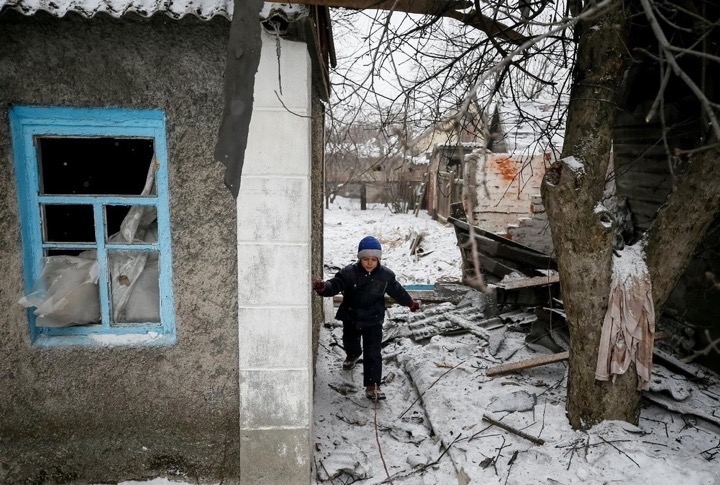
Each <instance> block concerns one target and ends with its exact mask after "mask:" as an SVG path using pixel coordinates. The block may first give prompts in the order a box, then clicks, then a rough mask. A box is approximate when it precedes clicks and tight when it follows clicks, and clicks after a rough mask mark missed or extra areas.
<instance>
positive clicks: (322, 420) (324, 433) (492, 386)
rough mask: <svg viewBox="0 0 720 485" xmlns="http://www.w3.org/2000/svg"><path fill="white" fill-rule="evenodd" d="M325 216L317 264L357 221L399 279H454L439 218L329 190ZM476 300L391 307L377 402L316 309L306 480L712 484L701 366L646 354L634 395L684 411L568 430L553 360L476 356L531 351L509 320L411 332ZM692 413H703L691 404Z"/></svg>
mask: <svg viewBox="0 0 720 485" xmlns="http://www.w3.org/2000/svg"><path fill="white" fill-rule="evenodd" d="M325 221H326V222H325V260H326V275H325V276H330V275H331V274H332V273H333V271H334V270H335V268H339V267H340V266H342V265H344V264H347V263H349V262H352V261H353V260H354V258H355V253H356V245H357V242H358V241H359V240H360V239H361V238H362V237H363V236H365V235H368V234H371V235H374V236H376V237H378V238H379V239H380V240H381V241H382V243H383V245H384V248H383V264H386V265H387V266H388V267H390V268H391V269H393V270H394V271H395V272H396V274H397V275H398V278H399V279H400V281H401V282H403V283H404V284H409V283H434V282H435V281H436V280H448V281H457V280H458V279H459V276H460V270H459V258H460V253H459V250H458V249H457V247H456V240H455V234H454V231H453V229H452V227H449V226H443V225H441V224H439V223H438V222H435V221H432V220H430V219H428V218H427V217H425V216H421V217H418V218H415V217H414V216H412V215H407V214H403V215H395V214H391V213H390V211H389V210H387V209H385V208H381V207H380V208H377V207H376V208H373V209H372V210H368V211H359V210H357V203H356V202H353V201H349V200H343V199H341V200H339V202H338V203H337V204H336V205H334V206H333V207H331V208H330V209H329V210H326V212H325ZM419 231H423V232H425V233H426V236H425V238H424V241H426V242H425V246H424V251H425V252H426V254H427V255H426V256H424V257H421V258H418V257H413V256H410V255H409V251H408V249H409V245H410V240H411V239H412V236H413V235H414V234H416V233H417V232H419ZM431 251H433V252H431ZM485 301H486V300H485V299H484V298H483V297H482V295H480V294H479V293H476V292H472V293H470V294H468V295H467V296H466V298H465V299H464V300H463V301H461V302H460V303H458V304H453V303H441V304H436V305H430V304H426V305H424V306H423V308H422V310H421V311H420V312H417V313H415V314H410V313H409V312H408V310H407V309H406V308H401V307H397V306H396V307H393V308H391V309H390V310H389V315H388V318H386V324H385V335H386V336H385V338H386V346H385V348H384V350H383V355H384V362H385V367H384V370H383V375H384V376H385V378H386V381H387V382H386V384H385V385H384V386H383V390H384V392H385V393H386V394H387V396H388V398H387V400H386V401H381V402H380V403H378V404H377V405H375V404H374V403H373V402H372V401H370V400H368V399H367V398H365V396H364V392H362V391H363V388H362V366H361V365H358V366H357V367H356V368H355V369H354V370H352V371H344V370H343V369H342V367H341V362H342V360H343V358H344V353H343V351H342V349H341V348H340V346H339V344H340V345H341V343H342V340H341V338H342V330H341V328H340V327H339V326H338V325H337V323H335V322H333V321H332V319H331V318H330V319H328V320H330V321H328V322H327V323H326V326H325V327H324V328H323V329H322V331H321V337H320V338H321V342H320V348H319V356H318V361H317V367H316V384H315V402H314V406H315V439H316V449H317V452H316V454H315V457H314V473H313V478H312V479H313V483H315V484H318V485H320V484H322V485H338V484H349V483H356V484H368V485H369V484H380V483H394V484H401V483H402V484H413V485H415V484H439V485H455V484H460V485H465V484H483V485H492V484H500V485H505V484H508V485H510V484H564V485H569V484H580V483H582V484H593V485H594V484H597V485H600V484H610V483H618V484H628V483H632V484H634V485H679V484H683V485H712V484H720V463H719V462H720V426H718V424H720V408H719V404H720V386H719V385H718V381H717V380H715V379H714V376H711V375H709V374H708V377H707V379H706V380H704V381H700V382H696V383H692V382H689V381H688V380H686V379H685V378H684V377H682V376H679V375H677V374H674V373H673V372H671V371H669V370H667V369H664V368H662V367H660V366H657V365H656V366H655V367H654V371H655V372H654V376H653V383H652V387H651V392H650V393H647V396H648V397H654V399H655V400H656V401H665V403H666V406H670V407H672V408H676V409H682V408H685V410H684V412H685V413H686V414H679V413H676V412H671V411H668V410H667V409H665V408H661V407H659V406H657V405H655V404H651V403H650V402H649V401H646V402H644V407H643V410H642V414H641V419H640V424H639V426H637V427H636V426H633V425H630V424H628V423H624V422H619V421H612V422H604V423H602V424H599V425H597V426H595V427H594V428H592V429H591V430H590V431H589V432H581V431H574V430H572V429H571V428H570V426H569V424H568V421H567V418H566V416H565V394H566V388H565V385H566V373H567V367H566V363H564V362H558V363H553V364H548V365H545V366H541V367H535V368H532V369H526V370H524V371H520V372H516V373H512V374H504V375H498V376H495V377H487V376H486V375H485V369H486V368H488V367H491V366H495V365H498V364H500V363H502V362H507V361H517V360H522V359H525V358H529V357H535V356H538V355H541V354H538V353H537V352H536V351H534V350H532V349H530V348H528V347H527V346H526V345H525V343H524V342H525V335H526V333H525V331H526V330H527V329H523V328H522V325H512V324H505V325H499V326H497V325H496V326H494V328H493V327H488V328H487V329H476V331H475V332H474V333H465V334H462V335H455V336H450V335H435V336H434V337H431V338H429V339H417V338H415V337H417V335H418V334H420V333H422V329H423V328H424V326H425V325H432V324H437V323H438V322H440V323H441V322H442V321H444V320H443V319H445V321H446V320H447V319H449V318H455V319H457V318H460V319H463V320H461V321H464V322H466V323H467V322H470V323H478V322H481V321H482V320H483V319H484V318H485V316H486V315H484V313H487V312H488V310H489V305H486V304H485V303H484V302H485ZM408 329H413V331H409V330H408ZM413 332H414V334H415V335H413ZM700 372H702V371H700ZM703 415H704V416H706V418H708V419H701V418H698V416H703ZM483 416H488V417H490V418H494V419H497V420H501V421H502V423H505V424H507V425H509V426H510V427H512V428H514V429H518V430H522V431H523V432H524V433H527V434H528V435H530V436H532V437H536V438H540V439H541V440H543V441H544V443H543V444H537V443H533V442H531V441H530V440H528V439H525V438H522V437H519V436H517V435H515V434H512V433H509V432H507V431H504V430H502V429H500V428H499V427H497V426H494V425H491V424H489V423H488V422H486V421H484V420H483Z"/></svg>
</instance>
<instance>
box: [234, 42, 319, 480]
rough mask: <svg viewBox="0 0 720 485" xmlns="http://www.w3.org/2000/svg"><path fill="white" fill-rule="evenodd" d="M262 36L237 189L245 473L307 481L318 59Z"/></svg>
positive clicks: (297, 46) (302, 48)
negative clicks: (314, 71)
mask: <svg viewBox="0 0 720 485" xmlns="http://www.w3.org/2000/svg"><path fill="white" fill-rule="evenodd" d="M263 39H264V42H263V50H262V55H261V60H260V67H259V68H258V73H257V75H256V78H255V99H254V105H253V115H252V121H251V123H250V133H249V139H248V146H247V150H246V152H245V165H244V168H243V179H242V182H241V185H240V193H239V196H238V213H239V216H238V241H237V244H238V268H239V285H238V301H239V333H240V336H241V338H240V355H239V358H240V360H239V362H240V432H241V446H240V473H241V483H242V484H258V485H259V484H267V485H283V484H302V483H309V480H310V459H311V456H312V451H311V446H310V442H311V439H312V429H311V424H312V396H313V393H312V384H313V367H312V363H313V359H312V352H311V349H312V345H311V339H312V302H311V293H312V292H311V291H310V279H311V275H310V268H311V261H313V259H312V257H311V244H310V243H311V232H312V225H311V217H310V216H311V195H312V194H311V179H312V157H311V147H312V139H313V132H312V118H311V117H310V115H311V114H312V112H313V109H312V97H311V90H310V86H311V83H310V79H311V64H310V58H309V56H308V53H307V47H306V46H305V44H303V43H299V42H291V41H286V40H281V41H280V55H279V57H278V55H277V53H276V44H275V38H274V37H271V36H270V35H268V34H263ZM278 63H279V69H280V73H279V75H278V71H277V70H278ZM279 82H282V90H281V89H280V86H279V84H278V83H279ZM281 92H282V94H280V93H281ZM275 93H277V94H278V95H279V96H280V99H278V97H277V96H276V94H275Z"/></svg>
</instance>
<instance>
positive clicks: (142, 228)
mask: <svg viewBox="0 0 720 485" xmlns="http://www.w3.org/2000/svg"><path fill="white" fill-rule="evenodd" d="M105 223H106V224H105V238H106V241H108V242H110V243H113V244H130V243H133V242H135V243H154V242H157V209H156V208H155V206H142V205H136V206H129V205H108V206H105Z"/></svg>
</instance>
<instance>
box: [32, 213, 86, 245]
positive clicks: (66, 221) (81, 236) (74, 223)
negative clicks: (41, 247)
mask: <svg viewBox="0 0 720 485" xmlns="http://www.w3.org/2000/svg"><path fill="white" fill-rule="evenodd" d="M42 209H43V222H44V234H43V239H44V241H45V242H92V243H94V242H95V220H94V218H93V208H92V206H91V205H56V204H45V205H43V206H42Z"/></svg>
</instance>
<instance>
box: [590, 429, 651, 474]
mask: <svg viewBox="0 0 720 485" xmlns="http://www.w3.org/2000/svg"><path fill="white" fill-rule="evenodd" d="M598 438H600V439H601V440H603V442H605V443H607V444H608V445H610V446H612V447H613V448H615V449H616V450H617V451H618V453H622V454H623V455H625V456H627V457H628V458H629V459H630V461H631V462H633V463H635V465H637V467H638V468H641V467H640V465H639V464H638V462H636V461H635V460H633V459H632V457H630V455H628V454H627V453H625V452H624V451H623V450H621V449H620V448H618V447H617V446H615V445H614V444H612V443H611V442H609V441H608V440H606V439H605V438H603V437H602V436H598Z"/></svg>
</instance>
